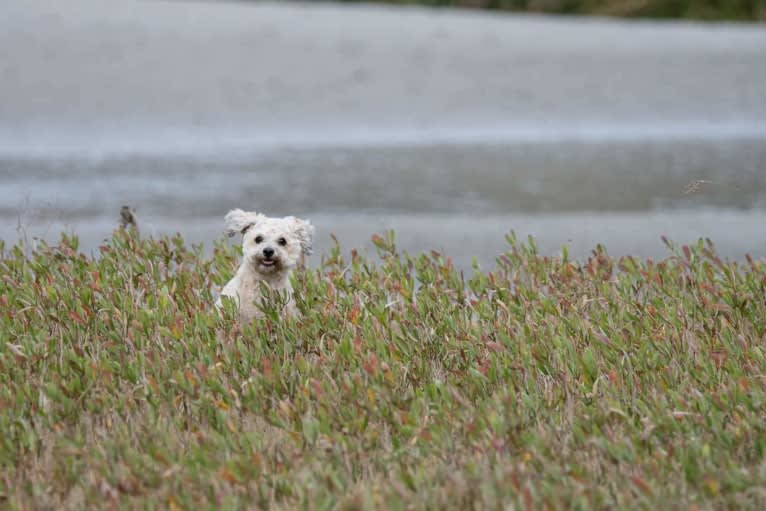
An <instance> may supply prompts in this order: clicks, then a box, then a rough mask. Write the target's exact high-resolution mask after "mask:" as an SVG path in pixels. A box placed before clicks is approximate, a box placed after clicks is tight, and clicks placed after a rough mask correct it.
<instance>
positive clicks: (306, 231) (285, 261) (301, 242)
mask: <svg viewBox="0 0 766 511" xmlns="http://www.w3.org/2000/svg"><path fill="white" fill-rule="evenodd" d="M225 224H226V232H227V233H228V234H229V236H233V235H235V234H237V233H241V234H242V254H243V255H244V260H243V264H249V265H252V266H251V267H252V269H253V270H255V271H256V272H258V273H261V274H264V275H273V274H277V273H280V272H283V271H286V270H290V269H291V268H293V267H294V266H295V265H296V264H297V262H298V260H299V259H300V256H301V254H305V255H308V254H310V253H311V242H312V239H313V236H314V226H313V225H311V223H309V222H308V221H307V220H301V219H300V218H295V217H292V216H288V217H284V218H269V217H267V216H265V215H261V214H259V213H255V212H250V211H242V210H241V209H235V210H232V211H229V213H228V214H227V215H226V219H225Z"/></svg>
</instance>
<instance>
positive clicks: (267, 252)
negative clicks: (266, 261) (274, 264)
mask: <svg viewBox="0 0 766 511" xmlns="http://www.w3.org/2000/svg"><path fill="white" fill-rule="evenodd" d="M263 255H264V257H267V258H270V257H271V256H273V255H274V249H273V248H271V247H266V248H264V249H263Z"/></svg>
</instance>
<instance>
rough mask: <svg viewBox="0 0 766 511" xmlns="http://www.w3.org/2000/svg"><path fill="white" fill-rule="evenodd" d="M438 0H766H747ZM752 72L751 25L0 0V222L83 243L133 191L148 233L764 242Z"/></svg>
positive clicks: (745, 6) (580, 246)
mask: <svg viewBox="0 0 766 511" xmlns="http://www.w3.org/2000/svg"><path fill="white" fill-rule="evenodd" d="M425 3H444V2H428V1H426V2H425ZM446 3H450V2H446ZM455 3H466V4H472V5H476V6H479V7H482V6H484V7H492V8H513V9H517V10H518V9H521V10H525V9H526V10H533V11H554V12H580V13H582V12H585V13H594V12H595V13H609V14H620V15H623V14H624V15H658V16H685V17H694V18H707V19H710V18H715V19H724V18H730V19H747V20H759V19H760V20H763V19H764V12H766V10H764V6H763V2H761V1H749V2H748V1H741V2H740V1H737V2H730V3H726V2H713V3H711V2H704V1H691V0H690V1H688V2H680V1H676V2H659V0H657V1H654V2H652V1H645V2H635V1H630V2H628V1H625V2H614V1H603V2H602V1H593V2H585V3H577V2H571V3H567V2H558V3H557V2H545V1H542V2H540V1H537V2H526V1H512V2H503V1H500V2H496V1H487V2H482V1H476V2H455ZM657 5H664V6H665V7H666V8H663V9H659V10H655V7H656V6H657ZM711 5H712V7H711ZM562 6H564V7H562ZM650 7H651V8H650ZM765 84H766V28H765V27H764V25H761V24H750V23H737V24H726V23H696V22H689V21H688V20H676V21H673V22H667V21H662V22H659V21H653V20H643V21H627V20H624V19H617V18H597V17H584V16H583V17H579V16H578V17H549V16H541V15H530V14H509V13H508V12H499V11H498V10H496V9H495V10H487V9H453V8H440V9H433V8H427V7H418V6H393V5H389V4H385V5H381V4H378V5H366V4H359V3H343V4H333V3H292V2H290V3H283V2H279V3H263V2H223V1H208V2H200V1H182V0H176V1H164V2H163V1H149V0H146V1H139V0H134V1H128V0H123V1H119V2H117V1H115V2H104V1H103V0H67V1H66V2H61V1H58V0H6V1H4V2H2V3H0V238H1V239H5V240H6V241H8V242H12V241H14V240H16V239H17V238H18V237H19V236H22V237H26V238H28V239H32V238H34V237H44V238H47V239H51V240H55V239H57V238H58V236H59V233H60V232H61V231H62V230H68V231H74V232H76V233H77V234H78V235H80V238H81V240H82V245H83V248H85V249H86V250H92V249H94V248H95V247H97V246H98V244H99V243H100V242H101V240H103V239H104V238H105V237H108V235H109V233H110V232H111V230H112V229H113V228H114V227H115V226H116V225H117V223H118V213H119V209H120V206H122V205H123V204H129V205H131V206H133V207H135V208H136V209H137V213H138V217H139V221H140V225H141V230H142V234H145V235H151V234H154V235H158V234H162V233H172V232H176V231H178V232H181V233H182V234H184V235H185V236H186V237H187V238H188V239H189V240H190V241H193V242H204V243H205V245H206V246H208V247H209V246H210V244H211V241H212V240H213V239H215V238H218V237H220V236H221V227H222V219H223V215H224V214H225V213H226V211H228V210H229V209H231V208H234V207H242V208H245V209H255V210H258V211H262V212H264V213H266V214H269V215H273V216H276V215H287V214H295V215H299V216H303V217H307V218H310V219H311V220H312V221H313V222H314V223H315V224H316V226H317V240H316V245H317V248H318V249H319V250H318V252H321V251H322V250H323V249H326V248H327V247H328V246H329V244H330V233H335V234H336V235H337V237H338V238H339V240H340V241H341V243H342V245H343V247H344V248H346V249H350V248H352V247H367V246H368V240H369V238H370V236H371V234H373V233H374V232H380V231H382V230H383V229H389V228H393V229H396V231H397V236H398V239H399V240H400V245H401V246H402V247H403V248H405V249H408V250H411V251H421V250H427V249H431V248H434V249H443V250H445V251H446V252H447V253H448V254H449V255H451V256H452V257H453V258H454V259H455V260H456V262H457V263H458V264H460V265H463V266H466V265H468V264H470V261H471V259H472V258H473V257H476V258H477V259H478V260H479V262H481V263H482V265H485V266H487V265H491V264H492V262H493V260H494V258H495V256H496V255H497V254H498V253H500V252H501V251H502V250H503V248H504V246H505V241H504V239H503V236H504V234H505V233H507V232H509V231H510V230H511V229H513V230H516V231H517V233H518V234H519V235H520V236H526V235H527V234H531V235H533V236H535V238H536V239H537V240H538V243H539V245H540V247H541V249H542V250H543V251H546V252H549V253H553V252H556V251H558V250H559V249H560V247H561V246H562V245H567V246H569V247H570V252H573V253H574V254H575V255H577V256H583V255H586V254H588V253H589V251H590V249H591V248H593V247H594V246H595V244H597V243H604V244H605V245H606V247H607V249H608V251H609V252H610V253H612V254H613V255H621V254H626V253H629V254H634V255H639V256H652V257H661V256H663V255H665V254H666V250H665V248H664V246H663V245H662V243H661V242H660V236H661V235H667V236H669V237H671V238H673V239H675V240H676V241H678V242H691V241H694V240H696V239H697V238H699V237H710V238H711V239H713V241H714V242H716V244H717V246H718V247H719V250H720V251H721V252H722V253H723V254H724V255H726V256H728V257H742V256H743V255H744V254H745V253H750V254H752V255H753V256H756V257H762V256H764V255H765V254H766V85H765Z"/></svg>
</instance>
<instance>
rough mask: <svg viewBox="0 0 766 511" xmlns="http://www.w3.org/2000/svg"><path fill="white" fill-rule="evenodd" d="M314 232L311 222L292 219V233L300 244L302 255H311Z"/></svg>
mask: <svg viewBox="0 0 766 511" xmlns="http://www.w3.org/2000/svg"><path fill="white" fill-rule="evenodd" d="M314 231H315V229H314V226H313V225H311V222H309V221H308V220H302V219H300V218H295V217H293V233H294V234H295V237H296V238H297V239H298V242H299V243H300V244H301V251H302V252H303V255H311V252H312V250H313V246H312V243H313V240H314Z"/></svg>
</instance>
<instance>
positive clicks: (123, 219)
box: [120, 206, 138, 231]
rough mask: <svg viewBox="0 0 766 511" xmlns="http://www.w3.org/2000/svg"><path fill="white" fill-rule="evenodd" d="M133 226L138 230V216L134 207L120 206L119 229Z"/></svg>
mask: <svg viewBox="0 0 766 511" xmlns="http://www.w3.org/2000/svg"><path fill="white" fill-rule="evenodd" d="M129 227H130V228H133V229H135V230H136V231H138V218H137V217H136V210H135V208H133V209H131V207H130V206H123V207H122V208H120V229H127V228H129Z"/></svg>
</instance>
